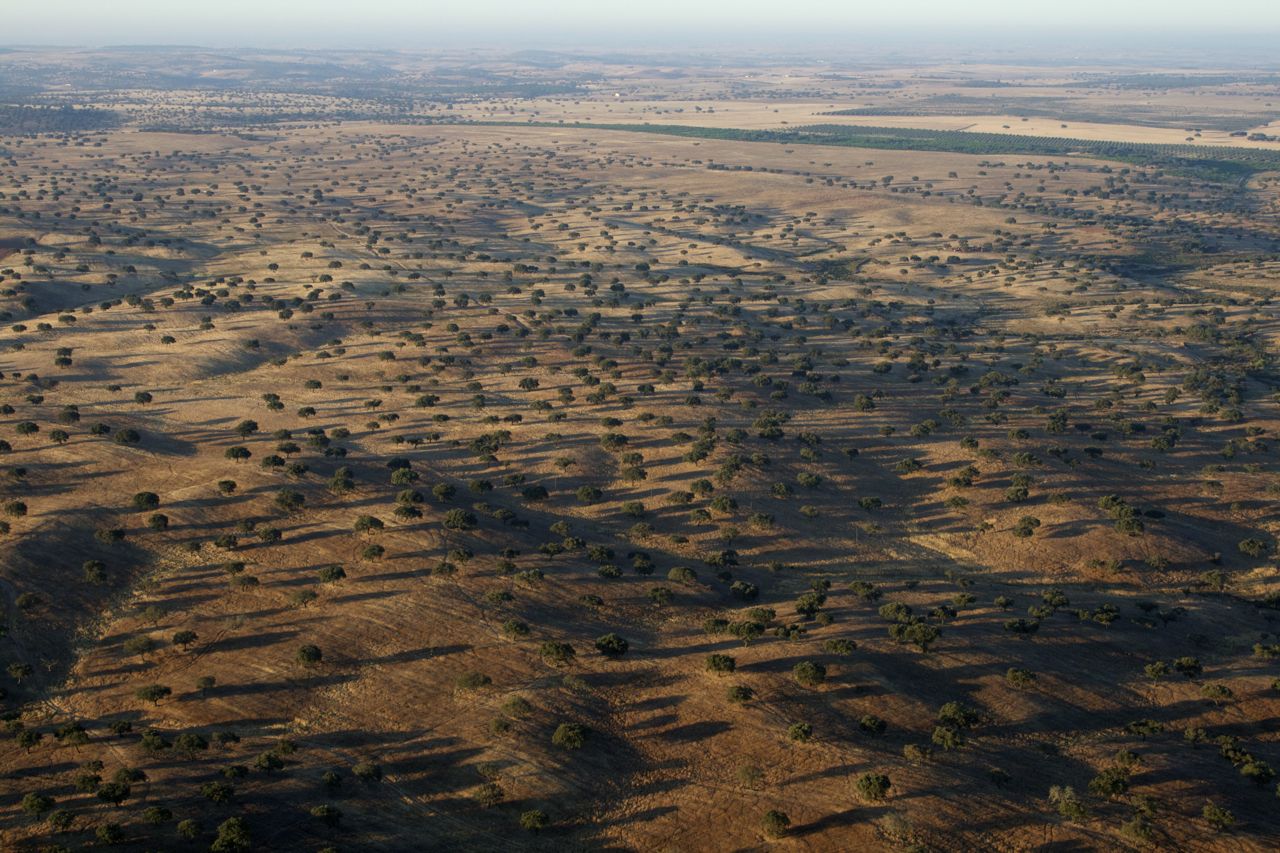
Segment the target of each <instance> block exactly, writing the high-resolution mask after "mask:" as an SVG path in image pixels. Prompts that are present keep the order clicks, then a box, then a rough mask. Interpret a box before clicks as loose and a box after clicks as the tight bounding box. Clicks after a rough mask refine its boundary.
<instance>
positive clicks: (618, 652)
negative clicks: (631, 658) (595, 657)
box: [596, 634, 630, 658]
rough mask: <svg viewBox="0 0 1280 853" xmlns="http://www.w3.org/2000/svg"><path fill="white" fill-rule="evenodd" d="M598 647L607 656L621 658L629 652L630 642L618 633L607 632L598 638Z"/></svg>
mask: <svg viewBox="0 0 1280 853" xmlns="http://www.w3.org/2000/svg"><path fill="white" fill-rule="evenodd" d="M596 648H597V649H598V650H599V651H600V654H602V655H604V656H605V657H611V658H620V657H622V656H623V655H625V654H626V653H627V649H628V648H630V644H629V643H627V641H626V640H624V639H623V638H622V637H619V636H618V635H617V634H605V635H604V636H603V637H599V638H597V639H596Z"/></svg>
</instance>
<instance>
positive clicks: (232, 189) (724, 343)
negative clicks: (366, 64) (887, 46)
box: [0, 56, 1280, 851]
mask: <svg viewBox="0 0 1280 853" xmlns="http://www.w3.org/2000/svg"><path fill="white" fill-rule="evenodd" d="M4 61H7V60H6V58H5V57H3V56H0V63H3V62H4ZM28 61H29V62H30V63H32V64H33V65H35V64H38V63H37V58H33V57H29V58H28ZM139 62H141V60H139ZM583 62H585V60H583ZM197 67H199V66H198V65H197ZM495 67H499V66H495ZM561 70H562V71H563V72H564V73H566V74H567V73H569V72H570V71H573V70H574V67H573V66H565V67H564V68H562V69H561ZM592 70H593V73H595V72H599V71H600V69H599V68H596V67H595V66H592ZM658 70H659V71H660V70H662V69H658ZM795 71H796V70H795V69H782V68H772V69H731V70H730V71H724V72H720V71H717V72H715V73H713V72H711V71H705V72H700V73H697V74H692V73H691V74H690V76H688V77H683V78H680V79H678V80H674V79H667V78H664V77H663V76H662V75H661V74H659V73H656V72H655V69H653V68H641V67H635V68H630V67H619V68H612V69H608V74H609V78H608V79H607V80H605V81H603V82H600V83H598V84H593V85H594V88H593V90H592V91H589V92H586V93H579V94H575V95H573V96H565V95H555V96H552V97H547V98H524V99H518V98H516V97H514V96H503V97H495V98H491V99H486V98H484V97H480V96H474V97H469V98H466V99H459V100H458V101H457V103H456V105H453V104H451V106H454V107H455V108H453V109H450V110H448V111H449V112H452V113H454V114H455V115H454V117H455V118H456V117H458V116H466V117H471V118H477V119H484V120H494V119H500V120H508V119H510V120H523V119H524V118H533V117H536V118H537V119H539V120H541V121H556V120H558V119H561V118H563V119H564V120H565V121H567V122H571V121H578V120H580V121H591V122H609V123H613V122H619V123H621V122H633V121H639V120H644V121H652V122H653V123H672V124H694V123H699V122H706V123H707V124H708V125H709V126H723V127H735V128H769V127H775V126H781V123H782V122H783V121H786V122H788V123H791V124H799V123H811V122H814V121H817V120H825V119H815V118H814V116H815V115H816V114H817V113H818V112H820V111H823V110H827V109H832V108H835V109H839V108H842V107H848V106H850V105H861V104H880V105H883V104H887V103H890V102H897V101H899V100H902V99H906V98H908V97H914V98H923V97H932V96H934V95H937V94H938V93H939V91H941V86H942V84H941V83H939V82H938V81H936V80H934V81H931V82H928V83H922V82H920V81H919V80H916V77H918V76H919V74H918V73H917V72H916V71H914V70H910V71H904V70H899V71H897V72H896V73H895V74H890V73H889V72H887V71H875V72H867V73H866V74H865V75H862V76H858V75H851V76H850V80H851V81H852V82H849V85H848V86H846V87H845V89H844V90H843V91H834V90H835V89H836V88H837V83H835V82H832V81H831V80H830V79H828V78H827V77H823V76H821V75H817V74H815V73H814V72H812V71H811V70H809V71H804V70H801V71H800V73H794V74H793V72H795ZM1086 71H1087V72H1088V73H1090V74H1101V73H1103V72H1105V69H1081V70H1079V72H1078V73H1079V74H1084V73H1086ZM210 73H214V72H212V71H211V72H210ZM530 73H532V72H530ZM938 73H941V72H938ZM972 73H981V74H991V75H998V76H1001V77H1007V78H1009V79H1011V80H1020V81H1022V82H1024V83H1025V84H1026V85H1028V86H1032V84H1033V83H1034V84H1035V86H1036V87H1044V86H1048V85H1050V83H1051V82H1052V81H1048V80H1045V79H1044V78H1043V77H1035V76H1034V75H1035V74H1042V73H1043V72H1034V71H1029V70H1026V69H1017V68H1007V69H1001V68H998V67H992V68H983V69H976V70H974V71H973V72H972ZM1055 73H1059V74H1062V73H1063V72H1061V71H1059V72H1055ZM748 74H749V75H752V79H753V80H756V81H757V82H760V81H763V83H761V85H763V84H764V83H767V84H768V86H769V87H772V88H773V89H775V90H777V91H776V92H775V93H774V94H773V95H770V96H768V97H764V96H761V95H760V93H759V92H758V91H756V92H753V93H751V96H750V97H741V98H734V97H730V94H731V93H732V92H733V91H734V90H735V89H734V87H735V86H736V85H738V84H739V82H740V80H741V79H742V78H743V77H744V76H745V75H748ZM805 75H807V76H805ZM1068 79H1072V80H1074V79H1078V78H1076V77H1070V76H1069V75H1068ZM664 81H665V82H664ZM893 81H898V82H900V83H901V84H902V88H894V89H892V90H886V89H885V87H886V85H887V84H888V83H890V82H893ZM846 82H848V81H846ZM1059 82H1060V81H1059ZM442 85H443V84H442ZM664 85H666V86H668V87H669V94H670V100H665V99H663V98H660V97H658V96H657V95H658V94H661V92H662V91H663V89H662V87H663V86H664ZM839 85H841V86H843V85H844V83H841V84H839ZM1223 85H1226V84H1223ZM823 87H825V88H824V90H823V91H821V92H816V93H814V92H810V91H809V90H811V89H816V88H823ZM1231 88H1232V89H1233V91H1231V92H1229V93H1226V94H1222V95H1220V96H1216V97H1215V96H1214V95H1213V93H1212V92H1209V91H1206V90H1204V89H1203V88H1201V89H1196V90H1195V91H1194V92H1188V91H1180V92H1178V93H1169V92H1166V93H1164V94H1162V95H1160V96H1159V97H1157V98H1155V100H1156V101H1159V102H1160V103H1162V104H1175V105H1177V104H1181V106H1180V107H1178V108H1179V109H1182V108H1185V107H1186V105H1187V104H1188V103H1190V104H1192V105H1193V106H1194V107H1195V109H1196V110H1198V111H1200V112H1202V113H1206V114H1219V115H1236V114H1237V113H1245V112H1247V111H1248V110H1254V112H1255V115H1254V116H1253V118H1256V121H1257V124H1256V125H1254V126H1255V127H1261V126H1264V125H1265V124H1266V122H1267V120H1269V119H1268V116H1267V115H1265V113H1266V108H1264V107H1263V106H1262V104H1263V103H1265V101H1263V100H1258V101H1257V103H1255V99H1263V98H1266V97H1269V95H1267V94H1266V93H1265V91H1264V90H1265V86H1264V85H1263V84H1254V83H1248V84H1244V83H1242V84H1239V85H1234V86H1232V87H1231ZM826 89H831V90H832V91H827V90H826ZM1033 89H1034V92H1036V93H1039V94H1041V95H1043V93H1044V91H1045V90H1044V89H1043V88H1035V87H1033ZM1239 89H1245V90H1246V91H1245V92H1244V93H1243V94H1242V93H1241V92H1240V91H1236V90H1239ZM1081 91H1082V92H1083V91H1085V90H1083V89H1082V90H1081ZM877 92H878V93H879V94H876V93H877ZM860 93H861V94H860ZM868 93H869V94H868ZM912 93H914V94H912ZM1125 93H1127V94H1125ZM579 95H580V96H579ZM615 95H619V96H618V97H615ZM837 95H839V96H841V98H843V99H841V98H837V97H836V96H837ZM863 95H865V97H864V96H863ZM1122 95H1124V96H1126V97H1129V98H1137V99H1139V100H1141V101H1143V103H1144V104H1145V103H1146V102H1147V101H1148V100H1151V99H1149V98H1145V97H1142V96H1140V95H1135V94H1134V93H1133V92H1131V91H1129V90H1125V91H1124V92H1117V91H1114V90H1108V91H1107V92H1106V93H1105V94H1104V95H1099V97H1098V101H1099V103H1102V104H1104V105H1106V104H1109V103H1111V102H1117V103H1118V102H1119V101H1120V100H1121V96H1122ZM828 96H830V97H828ZM233 97H234V98H239V99H242V100H246V101H248V100H251V99H250V98H249V96H248V95H245V94H243V93H239V92H237V93H234V94H227V93H225V92H223V91H222V90H218V92H216V93H213V94H209V93H206V92H204V91H203V90H201V89H198V88H192V89H191V90H189V91H188V90H181V91H178V90H175V91H173V92H170V93H168V94H166V93H164V92H157V91H154V90H142V89H134V88H130V89H124V88H120V89H115V90H112V91H111V92H110V93H105V94H99V95H96V96H95V98H94V99H93V100H92V101H87V100H86V101H85V102H84V103H92V104H99V105H101V104H113V105H114V108H117V109H120V110H121V111H122V114H123V115H125V117H126V118H125V120H124V121H123V123H122V124H121V125H120V126H118V127H114V128H101V129H86V130H75V131H61V132H45V133H40V134H18V133H13V134H9V135H5V136H0V259H3V263H0V311H3V313H4V319H5V324H4V325H5V329H6V331H4V332H3V334H2V335H0V343H2V347H0V389H3V400H2V402H3V403H4V408H3V414H0V437H3V439H4V441H3V443H0V451H2V452H3V455H2V456H0V463H2V464H0V488H2V489H3V492H4V494H3V496H0V509H2V510H3V512H4V516H3V517H4V518H5V519H6V521H5V524H4V528H3V530H4V533H3V536H0V558H2V559H0V592H2V593H3V599H0V608H2V618H0V628H2V629H3V631H0V634H2V635H3V636H2V638H0V660H2V661H3V664H4V666H5V667H6V669H5V673H6V675H4V676H3V680H2V681H0V684H3V687H4V694H3V696H2V697H0V708H2V709H3V711H4V716H3V719H4V722H5V731H6V733H7V734H6V735H5V737H4V739H3V740H0V848H3V849H6V850H7V849H13V850H41V849H80V848H82V847H87V846H93V847H95V848H96V847H98V846H99V845H103V844H106V843H108V842H110V843H118V844H119V845H121V846H122V848H123V849H136V850H155V849H175V850H180V849H204V848H207V847H209V845H210V844H211V843H215V837H216V834H217V832H218V828H219V827H220V826H221V827H225V826H226V825H227V824H226V822H227V821H228V820H229V819H232V818H242V819H244V821H245V822H246V826H247V827H248V830H249V832H251V834H252V839H253V841H252V849H264V850H266V849H298V850H323V849H333V848H336V849H342V850H388V851H390V850H421V849H440V850H446V849H447V850H498V849H502V850H576V849H582V850H646V851H647V850H664V851H667V850H669V851H676V850H679V851H701V850H707V851H711V850H757V849H774V848H776V849H780V850H806V851H834V850H841V851H843V850H912V851H925V850H929V851H933V850H937V851H953V850H955V851H959V850H973V849H991V850H1002V851H1023V850H1046V851H1048V850H1062V851H1067V850H1083V849H1099V850H1115V849H1130V848H1132V849H1178V850H1194V851H1218V850H1221V851H1227V850H1232V851H1236V850H1250V851H1253V850H1257V851H1263V850H1273V849H1275V848H1276V846H1277V844H1280V823H1278V822H1277V818H1276V814H1277V811H1276V804H1277V799H1276V796H1277V787H1276V782H1275V780H1274V778H1273V776H1274V774H1273V773H1272V768H1274V767H1278V766H1280V741H1278V732H1280V729H1278V728H1277V720H1280V670H1278V669H1277V666H1276V662H1275V661H1276V658H1277V657H1278V656H1280V638H1277V631H1278V630H1280V629H1278V628H1277V625H1276V620H1277V618H1278V617H1280V612H1278V610H1277V607H1278V605H1277V602H1278V601H1280V572H1278V571H1277V566H1276V560H1275V542H1276V537H1277V535H1280V517H1278V516H1277V514H1276V511H1275V506H1276V495H1277V494H1280V476H1278V474H1277V464H1276V446H1277V440H1278V438H1280V436H1278V435H1277V431H1278V430H1280V402H1278V400H1280V386H1278V380H1280V374H1277V372H1276V370H1277V367H1276V363H1275V353H1276V347H1277V345H1278V344H1280V317H1278V316H1277V313H1276V310H1275V303H1274V299H1275V291H1276V287H1277V285H1278V284H1280V227H1278V223H1277V213H1280V203H1278V194H1280V175H1278V174H1277V173H1268V172H1256V173H1253V174H1252V175H1250V176H1249V177H1248V178H1247V179H1241V180H1240V181H1237V182H1231V181H1227V182H1219V181H1215V180H1210V179H1205V178H1202V177H1188V176H1186V175H1183V174H1180V173H1177V172H1176V171H1175V170H1172V169H1170V170H1165V169H1161V168H1158V167H1155V166H1142V165H1133V164H1127V163H1119V162H1108V161H1103V160H1098V159H1092V158H1087V157H1077V156H1072V157H1043V156H1032V155H1021V154H999V155H972V154H958V153H956V154H951V153H936V152H924V151H906V150H896V151H883V150H874V149H860V148H844V147H834V146H821V145H780V144H776V143H762V142H736V141H724V140H717V139H709V138H701V139H698V138H684V137H674V136H658V135H649V134H642V133H633V132H626V131H602V130H597V129H587V128H574V127H569V126H566V127H562V128H561V127H545V126H533V127H520V126H494V125H481V124H477V125H458V124H441V123H429V120H430V119H431V118H432V117H433V116H436V115H437V114H438V113H440V112H442V107H440V104H435V105H433V106H428V107H423V108H422V109H420V110H419V109H418V108H416V107H415V108H414V109H415V112H413V114H411V115H410V114H404V115H398V116H392V117H388V118H387V119H385V120H384V119H379V118H377V117H376V116H374V115H365V114H362V115H354V114H351V115H348V114H346V113H345V112H344V113H343V114H342V115H334V116H330V117H328V118H323V119H316V118H299V117H298V115H297V113H299V112H301V111H304V110H309V109H312V108H313V107H314V106H315V105H316V104H318V103H321V102H325V103H329V102H328V101H326V100H325V99H327V98H329V97H330V96H329V95H323V96H322V95H317V94H314V93H311V92H309V91H307V92H302V93H301V94H298V95H296V96H295V97H294V98H292V99H291V98H290V97H289V96H287V95H283V94H263V95H262V96H261V104H259V106H261V105H264V104H269V105H271V109H273V110H276V109H278V110H280V111H281V112H279V113H278V114H276V115H275V116H274V117H273V118H266V117H263V116H260V115H256V114H255V116H254V118H253V120H252V121H248V120H247V119H246V121H245V123H240V122H232V121H230V120H229V119H228V118H227V117H226V115H224V110H227V109H230V108H229V107H227V106H226V104H227V102H228V99H230V98H233ZM1079 97H1080V98H1081V99H1086V98H1085V95H1084V94H1080V95H1079ZM1277 97H1278V98H1280V95H1278V96H1277ZM575 99H576V102H575ZM349 100H354V96H352V98H351V99H349ZM1086 100H1087V99H1086ZM441 103H443V102H441ZM126 105H127V106H126ZM833 105H835V106H833ZM348 106H350V104H347V105H345V106H343V107H342V109H343V110H346V109H347V107H348ZM695 106H700V107H702V110H700V111H693V110H692V108H693V107H695ZM711 107H714V113H711V112H710V108H711ZM330 108H333V109H337V107H333V105H332V104H330V106H329V107H325V109H330ZM237 109H238V108H237ZM372 109H373V108H372V107H370V108H369V110H370V111H372ZM291 111H292V113H291ZM673 111H674V112H673ZM691 111H693V112H694V115H690V112H691ZM286 114H290V115H291V116H292V117H288V116H287V115H286ZM175 116H185V117H186V118H184V119H183V121H190V122H193V124H192V125H191V126H185V127H180V128H175V127H171V126H169V123H170V122H171V121H177V119H175V118H174V117H175ZM212 116H217V118H214V117H212ZM162 118H163V121H161V119H162ZM1253 118H1251V119H1250V120H1253ZM1271 118H1273V116H1272V117H1271ZM845 119H846V120H849V121H855V120H856V121H863V122H868V123H872V124H888V123H890V122H895V123H896V122H907V121H914V120H918V121H920V122H922V123H921V124H905V125H904V126H913V127H914V126H920V127H929V126H936V127H941V128H959V127H971V128H973V129H982V130H989V131H991V132H1000V128H1002V127H1003V124H1006V123H1007V124H1014V127H1015V130H1016V132H1018V133H1024V134H1031V135H1034V134H1044V135H1057V134H1056V133H1055V132H1054V127H1055V124H1056V123H1055V122H1052V121H1049V120H1047V119H1044V118H1036V119H1031V120H1029V121H1028V122H1026V123H1022V122H1021V120H1020V118H1017V117H1016V113H1010V114H1009V115H1008V117H1006V116H1005V115H1004V114H996V115H974V116H927V117H921V118H918V119H916V118H909V117H901V116H900V117H884V118H879V117H845ZM1066 123H1067V124H1068V125H1070V128H1069V129H1070V131H1071V134H1072V135H1079V136H1080V137H1081V138H1098V139H1113V140H1121V141H1124V140H1129V141H1143V140H1147V141H1167V142H1172V143H1175V144H1176V143H1179V142H1181V141H1182V137H1183V136H1184V135H1185V132H1184V131H1183V130H1182V129H1180V128H1178V127H1177V126H1176V125H1175V126H1173V127H1166V128H1155V127H1148V126H1137V125H1125V124H1123V123H1117V124H1109V123H1106V122H1079V123H1077V122H1074V121H1067V122H1066ZM153 124H155V125H161V124H163V125H164V126H165V128H166V129H164V130H158V129H148V127H150V126H151V125H153ZM180 131H185V132H180ZM1064 133H1065V131H1064ZM1227 133H1228V131H1227V130H1225V129H1218V130H1212V131H1211V130H1210V129H1208V127H1207V126H1206V129H1205V131H1204V134H1203V137H1202V138H1201V139H1200V140H1199V141H1198V142H1202V143H1203V144H1205V145H1210V144H1224V145H1225V144H1231V145H1235V144H1238V143H1239V144H1253V145H1257V146H1265V145H1272V146H1273V147H1274V145H1275V143H1263V142H1256V143H1248V142H1247V141H1245V142H1241V141H1240V139H1239V138H1238V137H1230V136H1228V135H1227ZM1086 134H1098V135H1097V136H1087V135H1086ZM1175 137H1176V138H1175ZM339 569H340V571H339ZM184 632H190V633H186V634H184ZM611 634H612V635H617V636H620V637H621V638H623V639H625V640H626V643H627V645H626V647H625V649H624V650H623V651H625V653H624V654H617V653H610V652H611V651H613V652H616V651H617V649H616V648H613V647H611V646H610V645H609V643H608V642H603V643H597V640H599V639H602V638H605V637H607V636H608V635H611ZM558 644H568V645H569V646H571V647H572V652H571V653H570V652H567V651H566V650H565V648H564V647H563V646H562V645H558ZM713 655H718V656H728V657H720V658H715V659H712V658H711V656H713ZM712 660H716V661H719V662H720V664H719V666H718V669H719V670H721V671H719V672H716V671H713V669H715V668H716V667H712V666H711V661H712ZM730 669H731V671H724V670H730ZM157 687H159V688H163V689H155V688H157ZM149 689H150V692H149ZM575 727H581V728H580V729H576V728H575ZM578 741H580V742H578ZM880 774H883V776H884V777H887V779H886V780H885V781H887V782H888V787H887V790H884V791H880V792H877V791H876V785H875V781H876V778H877V777H878V776H879V775H880ZM42 797H46V798H48V801H47V802H45V801H43V800H42V799H41V798H42ZM114 800H118V801H119V802H118V803H115V802H113V801H114ZM771 810H776V811H780V812H784V813H785V814H786V816H787V818H788V819H789V828H788V829H787V830H786V832H785V833H775V832H771V831H770V827H768V826H766V825H765V823H764V822H763V818H764V816H765V815H766V813H767V812H769V811H771ZM538 814H540V815H541V816H542V820H544V821H545V825H541V821H540V820H539V819H538V818H537V815H538ZM522 822H523V826H524V828H522ZM535 824H537V825H535ZM55 845H57V846H56V847H55ZM215 849H249V848H234V847H222V848H216V847H215Z"/></svg>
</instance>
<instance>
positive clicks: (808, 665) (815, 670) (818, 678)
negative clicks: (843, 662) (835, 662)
mask: <svg viewBox="0 0 1280 853" xmlns="http://www.w3.org/2000/svg"><path fill="white" fill-rule="evenodd" d="M791 675H792V677H794V678H795V680H796V682H797V683H798V684H800V685H801V686H803V687H817V686H819V685H820V684H822V683H823V682H825V681H826V680H827V668H826V667H825V666H823V665H822V664H820V663H816V662H814V661H809V660H804V661H800V662H799V663H798V664H796V665H795V666H794V667H792V668H791Z"/></svg>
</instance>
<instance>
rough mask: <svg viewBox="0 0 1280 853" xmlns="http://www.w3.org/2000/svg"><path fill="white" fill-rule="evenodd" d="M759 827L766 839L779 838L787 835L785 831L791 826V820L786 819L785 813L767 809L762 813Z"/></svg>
mask: <svg viewBox="0 0 1280 853" xmlns="http://www.w3.org/2000/svg"><path fill="white" fill-rule="evenodd" d="M760 825H761V826H762V827H763V828H764V834H765V835H767V836H768V837H770V838H781V837H782V836H784V835H786V834H787V829H788V828H789V827H790V826H791V818H789V817H787V813H786V812H781V811H778V810H777V809H769V811H767V812H765V813H764V817H763V818H761V820H760Z"/></svg>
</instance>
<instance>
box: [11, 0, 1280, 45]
mask: <svg viewBox="0 0 1280 853" xmlns="http://www.w3.org/2000/svg"><path fill="white" fill-rule="evenodd" d="M5 5H8V6H9V7H10V8H8V9H6V10H5V12H4V15H3V18H4V27H3V32H2V33H0V44H9V45H19V44H59V45H61V44H68V45H71V44H74V45H105V44H131V45H136V44H199V45H205V46H213V47H217V46H238V47H257V46H263V47H332V46H351V47H378V46H385V47H396V48H406V47H415V46H421V47H439V46H442V45H444V46H483V45H485V44H501V45H512V44H526V45H528V46H531V47H534V46H571V45H574V44H589V43H594V44H597V45H603V44H610V43H614V44H619V45H637V44H646V45H648V46H659V47H660V46H662V44H663V43H664V42H668V41H669V42H670V43H672V44H675V43H680V44H690V43H697V42H699V41H705V42H707V43H709V44H710V43H716V42H724V43H728V42H732V41H734V40H745V41H757V42H763V43H766V44H767V43H769V42H770V41H773V40H777V41H789V42H792V43H794V42H796V41H801V42H803V40H805V39H809V38H811V39H821V40H823V41H826V42H831V41H838V40H844V39H848V40H850V44H851V46H856V43H857V41H856V40H857V39H859V38H866V37H869V36H871V35H875V36H879V37H887V36H890V37H893V38H895V39H900V40H902V41H903V42H904V43H909V42H910V40H911V39H912V38H914V37H925V36H928V37H931V38H932V37H936V36H940V35H946V34H948V33H955V34H959V35H965V36H975V35H978V34H983V33H985V34H987V35H989V36H990V37H992V38H998V37H1000V36H1001V35H1003V34H1007V33H1010V32H1018V33H1022V34H1028V33H1031V34H1035V35H1037V36H1039V37H1044V38H1052V37H1053V36H1054V35H1055V34H1059V33H1060V34H1063V35H1064V36H1070V37H1075V38H1078V37H1089V36H1093V37H1096V38H1098V39H1101V40H1117V39H1119V40H1123V39H1124V38H1136V39H1142V40H1148V39H1153V38H1160V37H1162V36H1167V37H1170V38H1189V37H1193V36H1195V35H1206V36H1215V35H1218V36H1221V35H1231V34H1240V35H1250V34H1251V35H1253V36H1255V37H1256V36H1257V35H1259V34H1262V33H1266V34H1273V33H1274V34H1277V35H1280V0H1214V2H1209V3H1206V2H1203V0H1047V2H1046V0H1022V1H1021V2H1009V0H890V2H886V0H876V2H867V0H447V1H445V0H344V2H335V0H5Z"/></svg>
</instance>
